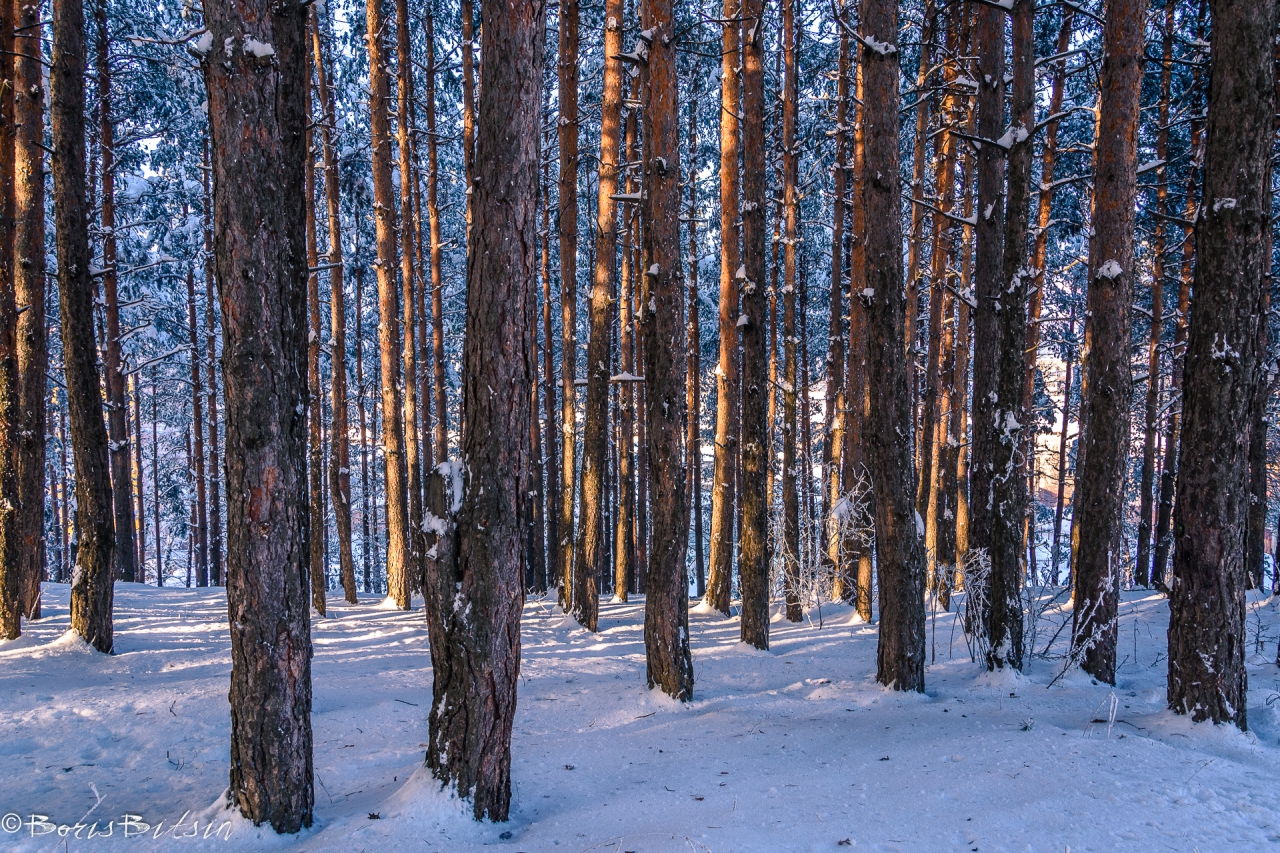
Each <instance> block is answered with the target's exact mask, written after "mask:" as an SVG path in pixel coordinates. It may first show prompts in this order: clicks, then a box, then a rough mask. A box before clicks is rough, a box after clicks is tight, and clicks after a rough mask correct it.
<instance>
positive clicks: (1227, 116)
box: [1168, 0, 1276, 729]
mask: <svg viewBox="0 0 1280 853" xmlns="http://www.w3.org/2000/svg"><path fill="white" fill-rule="evenodd" d="M1209 5H1210V15H1211V18H1212V21H1213V27H1212V30H1211V33H1210V36H1209V39H1210V50H1211V52H1212V56H1213V58H1214V59H1213V66H1212V69H1211V71H1210V74H1209V112H1208V124H1207V126H1206V128H1205V156H1204V204H1203V206H1202V208H1201V218H1200V221H1199V222H1198V224H1197V227H1196V271H1195V285H1194V287H1193V289H1192V292H1193V294H1194V299H1195V303H1194V305H1193V306H1192V312H1191V327H1190V330H1189V337H1188V341H1187V358H1186V367H1185V375H1184V377H1183V381H1184V386H1183V424H1182V435H1181V445H1180V449H1179V454H1178V456H1179V460H1180V462H1179V470H1178V484H1177V497H1176V500H1175V503H1174V554H1173V587H1172V592H1171V595H1170V599H1169V616H1170V618H1169V683H1168V700H1169V707H1170V708H1172V709H1173V710H1174V711H1176V712H1177V713H1180V714H1190V715H1192V718H1193V719H1194V720H1196V721H1201V720H1212V721H1213V722H1215V723H1226V722H1232V723H1235V724H1236V725H1237V726H1239V727H1240V728H1241V729H1244V728H1245V725H1246V708H1247V703H1248V694H1247V690H1248V684H1247V675H1246V669H1245V663H1246V662H1245V604H1244V554H1243V547H1244V524H1245V519H1246V515H1247V507H1248V500H1249V488H1248V482H1249V473H1248V456H1249V436H1250V432H1251V426H1252V421H1253V412H1252V409H1253V407H1254V406H1255V405H1256V401H1257V397H1256V395H1255V388H1256V383H1258V382H1259V381H1260V380H1261V373H1262V360H1263V358H1264V353H1265V351H1264V350H1263V348H1262V347H1261V346H1259V344H1260V343H1261V341H1262V340H1264V339H1263V338H1261V336H1260V335H1259V334H1258V324H1259V323H1260V322H1265V292H1264V287H1265V286H1266V282H1267V280H1268V275H1267V273H1268V270H1269V269H1270V266H1271V263H1270V260H1271V259H1270V251H1269V249H1270V240H1269V239H1268V233H1269V231H1270V227H1271V225H1270V216H1271V195H1270V174H1271V172H1270V168H1269V158H1270V154H1271V143H1272V136H1273V115H1274V109H1275V103H1274V102H1275V65H1274V61H1273V58H1274V52H1273V35H1274V33H1275V29H1276V3H1275V0H1261V2H1252V3H1246V2H1241V0H1212V2H1210V4H1209Z"/></svg>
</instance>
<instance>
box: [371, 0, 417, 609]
mask: <svg viewBox="0 0 1280 853" xmlns="http://www.w3.org/2000/svg"><path fill="white" fill-rule="evenodd" d="M365 18H366V21H367V30H366V33H365V42H366V45H367V47H368V51H369V114H370V121H369V134H370V138H371V139H372V146H373V201H374V230H375V234H376V241H377V261H376V262H375V264H374V266H375V268H376V270H377V273H378V351H379V354H380V360H381V373H382V453H383V465H384V468H385V471H386V474H385V477H386V518H387V557H386V566H387V595H388V596H389V597H390V598H392V599H393V600H394V601H395V603H396V606H397V607H399V608H400V609H402V610H408V609H409V606H410V578H409V574H410V567H409V537H410V530H409V507H408V483H407V477H408V468H407V465H406V461H405V426H404V420H403V406H402V405H401V397H400V393H401V372H400V366H401V365H400V359H401V351H400V305H399V294H398V293H397V290H396V284H397V282H396V202H395V195H394V190H393V187H392V182H391V127H390V124H391V122H390V120H389V118H388V111H389V110H390V108H391V81H390V75H389V74H388V72H387V57H386V52H385V46H384V42H383V30H384V29H385V28H386V17H385V15H383V12H382V2H381V0H367V3H366V12H365ZM406 331H408V330H406ZM409 334H412V332H411V331H410V332H409Z"/></svg>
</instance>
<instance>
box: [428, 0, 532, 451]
mask: <svg viewBox="0 0 1280 853" xmlns="http://www.w3.org/2000/svg"><path fill="white" fill-rule="evenodd" d="M432 6H433V3H432V2H431V0H429V2H428V3H427V9H426V30H427V34H426V35H427V57H426V59H427V61H426V74H427V80H426V89H427V115H426V121H427V233H428V235H429V237H430V244H431V250H430V251H431V380H432V388H433V389H434V392H435V408H436V412H435V427H436V436H435V445H436V447H435V449H436V459H435V461H436V464H440V463H443V462H447V461H449V410H448V400H447V399H446V397H445V382H444V270H443V268H442V264H443V263H444V259H443V257H442V255H443V245H444V244H443V241H442V240H441V238H440V202H439V187H440V154H439V147H440V140H439V138H438V137H437V135H436V67H435V62H436V34H435V15H434V13H433V11H432ZM468 186H470V184H468ZM470 198H471V196H470V195H468V196H467V199H468V202H467V203H468V204H470ZM548 340H550V338H548ZM422 405H423V407H424V408H426V406H427V402H426V397H425V394H424V396H423V401H422ZM423 467H424V468H425V467H426V466H425V465H424V466H423Z"/></svg>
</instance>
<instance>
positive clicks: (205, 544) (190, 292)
mask: <svg viewBox="0 0 1280 853" xmlns="http://www.w3.org/2000/svg"><path fill="white" fill-rule="evenodd" d="M187 340H188V345H189V346H190V347H191V430H192V455H191V477H192V479H194V480H195V487H196V494H195V521H196V526H195V530H194V531H192V532H193V534H194V537H193V541H194V542H195V555H194V556H195V574H196V586H198V587H204V586H208V585H209V563H208V562H207V556H208V553H209V539H208V528H207V527H206V524H207V523H208V520H209V516H208V504H207V503H206V501H207V500H208V494H207V493H206V492H205V481H204V462H205V459H204V399H203V395H204V386H203V383H202V379H201V374H202V371H201V370H200V360H201V359H200V332H199V326H198V325H196V277H195V270H193V269H191V268H190V267H188V268H187ZM119 517H120V516H119V514H118V513H117V515H116V518H119ZM120 535H121V536H123V535H124V533H123V531H121V532H120Z"/></svg>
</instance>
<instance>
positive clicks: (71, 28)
mask: <svg viewBox="0 0 1280 853" xmlns="http://www.w3.org/2000/svg"><path fill="white" fill-rule="evenodd" d="M53 16H54V20H53V67H52V69H51V72H50V75H49V76H50V101H51V107H52V108H51V110H50V113H51V115H52V123H53V136H52V139H53V150H54V155H53V158H52V159H53V190H54V196H53V197H54V201H55V204H54V233H55V234H56V235H57V253H58V292H59V312H60V314H61V317H62V353H63V356H62V357H63V363H64V365H65V372H66V380H67V409H68V413H69V415H70V425H71V449H72V455H73V457H74V460H75V472H76V478H75V479H76V521H75V530H76V534H75V536H76V540H77V541H78V543H79V547H78V549H77V551H76V567H75V574H74V576H73V577H72V581H71V627H72V628H73V629H74V630H75V631H76V633H78V634H79V635H80V636H81V637H83V638H84V639H85V640H86V641H87V642H89V643H90V644H92V645H93V647H94V648H95V649H97V650H98V651H100V652H105V653H108V654H109V653H110V652H111V648H112V642H113V640H112V614H111V607H112V598H113V594H114V591H113V585H112V581H113V580H114V576H113V574H112V572H113V566H114V558H113V556H112V555H113V553H114V551H115V526H114V517H113V511H114V507H113V503H112V492H111V473H110V461H109V454H108V444H107V429H106V425H105V424H104V423H103V418H102V390H101V387H100V384H99V373H98V357H97V347H96V346H95V343H94V332H93V314H94V311H93V303H94V286H93V280H92V279H91V278H90V264H91V260H92V256H91V255H90V251H89V210H88V203H87V201H86V198H85V195H86V190H85V183H86V182H85V173H84V172H85V170H84V161H85V158H84V153H85V150H84V149H85V144H84V133H85V115H84V112H85V110H84V103H85V100H84V79H85V60H84V57H85V38H84V7H83V4H82V3H81V2H80V0H65V2H59V3H58V4H57V5H55V6H54V9H53ZM0 173H3V166H0ZM6 221H7V220H6ZM6 291H7V289H6ZM6 291H0V330H3V329H8V330H10V331H9V334H10V335H12V330H13V328H14V325H13V324H12V323H6V322H4V318H5V314H6V307H5V303H9V304H12V303H11V302H9V299H8V298H6V297H5V295H4V293H5V292H6ZM7 292H8V293H9V294H11V293H12V291H7ZM10 340H12V338H10ZM11 357H12V352H11V350H10V349H9V348H8V347H6V346H4V341H3V339H2V337H0V389H6V388H11V389H13V390H15V391H16V387H15V386H13V385H12V384H11V382H10V381H9V380H7V379H6V378H5V374H6V373H8V375H9V376H12V375H13V373H12V369H11V368H9V367H7V366H6V365H7V363H8V360H9V358H11ZM16 366H17V365H16V363H15V364H13V367H14V368H16ZM6 398H7V399H6ZM8 399H12V401H13V402H14V403H16V398H9V396H8V394H4V395H3V397H2V398H0V422H2V423H15V417H14V416H16V412H14V413H13V415H9V414H7V413H5V412H6V407H7V406H9V405H11V403H9V402H7V400H8ZM0 452H5V451H3V449H2V448H0ZM9 476H12V468H11V466H4V470H3V472H0V493H8V494H14V492H13V491H9V487H8V486H7V485H6V484H5V479H7V478H8V477H9ZM13 485H14V487H15V488H16V482H15V483H14V484H13ZM12 523H13V522H12V521H11V517H10V516H9V514H8V511H7V510H5V511H3V512H0V531H4V535H5V537H6V541H10V539H9V536H10V534H9V531H11V530H12V526H11V525H12Z"/></svg>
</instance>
